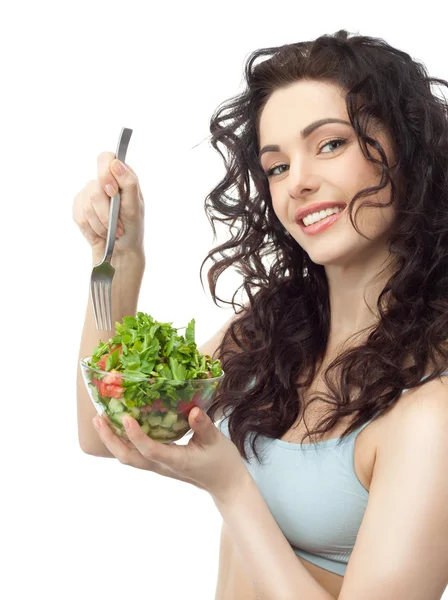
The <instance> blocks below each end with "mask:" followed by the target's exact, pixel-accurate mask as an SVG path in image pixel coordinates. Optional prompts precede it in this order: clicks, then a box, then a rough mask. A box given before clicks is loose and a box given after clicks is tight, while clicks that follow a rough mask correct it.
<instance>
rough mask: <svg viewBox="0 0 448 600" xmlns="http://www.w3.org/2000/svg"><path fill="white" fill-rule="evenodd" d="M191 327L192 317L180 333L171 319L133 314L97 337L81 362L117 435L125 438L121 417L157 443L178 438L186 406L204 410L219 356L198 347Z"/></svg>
mask: <svg viewBox="0 0 448 600" xmlns="http://www.w3.org/2000/svg"><path fill="white" fill-rule="evenodd" d="M194 326H195V320H194V319H192V320H191V321H190V322H189V323H188V326H187V327H186V328H185V329H186V331H185V335H184V336H183V335H179V334H178V331H179V329H176V328H174V327H172V323H161V322H158V321H155V320H154V319H153V318H152V317H151V316H150V315H148V314H146V313H143V312H137V314H136V316H135V317H132V316H128V317H124V318H123V320H122V322H121V323H120V322H118V321H117V322H116V323H115V332H116V335H115V336H114V337H112V338H110V339H109V340H108V341H107V342H102V341H101V340H100V341H99V344H98V346H96V348H95V349H94V351H93V354H92V356H91V357H89V358H88V359H87V360H84V361H82V367H83V374H84V378H85V380H86V384H87V386H88V388H89V390H90V394H91V396H92V399H93V401H94V402H95V403H97V404H98V405H99V406H100V407H101V411H102V412H105V413H106V415H107V417H108V418H109V422H110V425H111V426H112V428H113V429H114V430H115V432H116V433H118V434H119V435H121V436H122V437H127V436H126V432H125V430H124V428H123V423H122V419H123V417H124V416H125V415H130V416H132V417H133V418H134V419H136V420H137V421H138V422H139V424H140V426H141V428H142V430H143V431H144V432H145V433H146V434H147V435H149V436H150V437H151V438H153V439H156V440H160V441H167V440H168V441H174V440H176V439H180V438H181V437H182V436H183V435H185V433H187V432H188V431H189V430H190V426H189V424H188V414H189V412H190V410H191V409H192V408H193V407H194V406H199V407H201V408H204V405H205V404H207V403H208V401H209V400H211V398H212V396H213V394H214V391H215V389H216V387H217V385H218V383H219V381H220V380H221V378H222V377H223V375H224V373H223V370H222V367H221V363H220V361H219V360H214V361H213V360H212V359H211V357H210V356H209V355H207V354H205V355H204V354H201V353H200V352H199V351H198V349H197V346H196V343H195V330H194Z"/></svg>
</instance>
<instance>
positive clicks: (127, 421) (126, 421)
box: [123, 418, 130, 431]
mask: <svg viewBox="0 0 448 600" xmlns="http://www.w3.org/2000/svg"><path fill="white" fill-rule="evenodd" d="M123 425H124V428H125V429H126V431H127V430H128V429H129V427H130V422H129V419H126V418H124V419H123Z"/></svg>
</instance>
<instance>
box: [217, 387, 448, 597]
mask: <svg viewBox="0 0 448 600" xmlns="http://www.w3.org/2000/svg"><path fill="white" fill-rule="evenodd" d="M437 384H439V385H438V387H432V393H431V397H426V398H424V397H423V396H424V390H419V392H420V400H419V399H416V400H415V401H414V403H413V404H412V405H408V406H406V407H405V410H403V411H402V413H400V419H399V421H397V422H396V423H397V424H396V426H395V427H394V429H393V431H392V432H391V435H390V436H388V440H387V442H385V443H384V444H383V445H382V447H381V451H379V452H378V453H377V457H376V461H375V468H374V473H373V477H372V482H371V487H370V493H369V501H368V505H367V509H366V512H365V515H364V519H363V521H362V524H361V527H360V530H359V533H358V536H357V540H356V544H355V547H354V549H353V552H352V555H351V557H350V561H349V563H348V566H347V570H346V573H345V576H344V581H343V585H342V589H341V592H340V594H339V596H338V600H360V599H361V598H362V600H440V598H441V597H442V595H443V592H444V590H445V588H446V586H447V584H448V393H447V390H446V388H445V387H443V384H441V383H440V382H437V381H436V382H434V383H433V386H436V385H437ZM426 393H427V392H426ZM215 505H216V506H217V508H218V510H219V511H220V513H221V515H222V517H223V519H224V521H225V523H226V526H227V528H228V530H229V534H230V536H231V538H232V540H233V542H234V544H235V547H236V549H237V551H238V552H239V553H240V556H241V561H242V565H243V567H244V568H245V570H246V573H247V574H248V576H249V577H250V579H251V581H252V585H253V587H254V590H255V592H256V594H257V596H256V597H257V600H331V599H333V600H334V598H333V596H331V595H330V594H328V593H327V592H326V591H325V589H324V588H322V587H321V586H320V585H319V584H318V582H317V581H316V580H315V579H314V578H313V577H312V575H311V574H310V573H309V572H308V571H307V569H306V568H305V567H304V566H303V565H302V564H301V563H300V561H299V560H297V557H296V555H295V553H294V552H293V550H292V548H291V546H290V545H289V542H288V541H287V539H286V538H285V536H284V535H283V533H282V531H281V530H280V528H279V527H278V525H277V522H276V521H275V519H274V517H273V516H272V514H271V512H270V511H269V508H268V506H267V505H266V503H265V501H264V499H263V498H262V496H261V493H260V492H259V490H258V488H257V486H256V484H255V482H254V480H253V479H252V478H251V477H250V474H249V473H248V477H246V479H245V480H244V483H243V482H242V483H241V485H240V487H239V489H238V490H234V495H233V497H230V498H229V499H228V501H227V502H219V501H217V500H216V499H215Z"/></svg>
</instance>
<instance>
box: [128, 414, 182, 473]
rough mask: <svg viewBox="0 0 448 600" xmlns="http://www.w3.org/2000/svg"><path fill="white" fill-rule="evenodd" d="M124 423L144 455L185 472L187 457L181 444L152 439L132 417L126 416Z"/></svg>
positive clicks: (174, 469)
mask: <svg viewBox="0 0 448 600" xmlns="http://www.w3.org/2000/svg"><path fill="white" fill-rule="evenodd" d="M123 425H124V427H125V429H126V433H127V436H128V438H129V439H130V440H131V442H132V443H133V444H134V446H135V447H136V448H137V450H138V451H139V452H140V454H141V455H142V456H144V457H145V458H147V459H148V460H151V461H153V462H157V463H161V465H163V466H165V467H168V469H170V470H172V471H175V472H177V473H180V474H182V473H183V466H182V462H183V459H184V457H185V451H184V452H182V450H181V449H180V448H179V446H177V445H176V444H162V443H160V442H156V441H155V440H152V439H151V438H150V437H148V436H147V435H146V433H144V431H143V430H142V428H141V427H140V425H139V424H138V423H137V421H136V420H135V419H133V418H132V417H129V416H126V417H124V418H123ZM167 446H169V448H168V447H167ZM179 450H181V452H179Z"/></svg>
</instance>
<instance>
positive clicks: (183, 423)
mask: <svg viewBox="0 0 448 600" xmlns="http://www.w3.org/2000/svg"><path fill="white" fill-rule="evenodd" d="M171 429H172V431H181V430H182V429H186V430H188V429H190V426H189V424H188V421H187V420H186V419H185V418H184V417H179V420H178V421H177V423H173V425H172V426H171Z"/></svg>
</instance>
